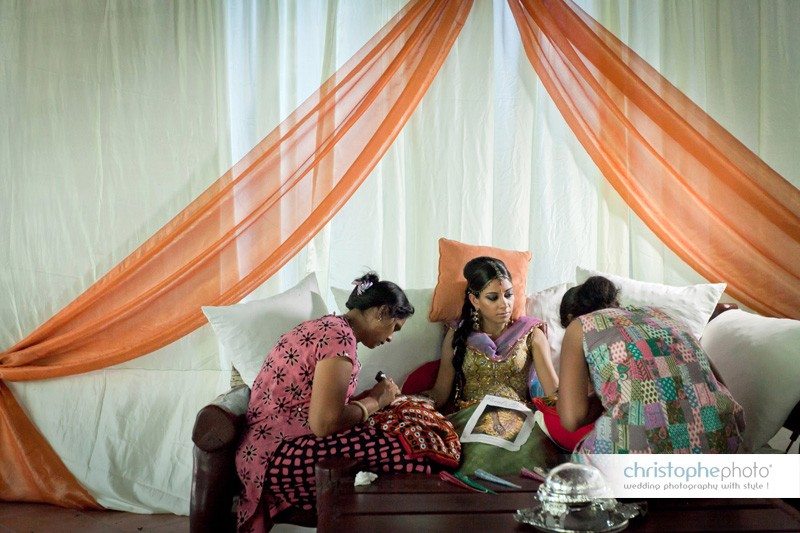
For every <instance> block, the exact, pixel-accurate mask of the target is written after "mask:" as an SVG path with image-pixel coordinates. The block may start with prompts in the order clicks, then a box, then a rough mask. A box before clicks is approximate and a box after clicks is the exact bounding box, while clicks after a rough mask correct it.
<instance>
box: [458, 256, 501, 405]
mask: <svg viewBox="0 0 800 533" xmlns="http://www.w3.org/2000/svg"><path fill="white" fill-rule="evenodd" d="M464 278H465V279H466V280H467V288H466V290H465V291H464V304H463V305H462V306H461V317H460V318H459V320H460V322H459V324H458V327H457V328H456V331H455V333H454V334H453V367H454V368H455V369H456V377H455V380H454V381H453V391H452V392H451V398H453V399H458V395H459V393H460V391H462V390H463V389H464V371H463V369H462V368H463V366H464V355H465V354H466V351H467V338H468V337H469V335H470V333H472V332H473V331H475V328H474V325H473V324H474V323H473V320H472V311H473V309H474V308H473V306H472V302H470V301H469V295H470V294H472V295H473V296H475V297H477V296H478V295H480V293H481V291H482V290H483V288H484V287H486V285H488V284H489V282H491V281H492V280H495V279H503V278H505V279H507V280H508V281H511V273H510V272H509V271H508V268H506V265H505V263H503V262H502V261H501V260H500V259H497V258H494V257H488V256H481V257H476V258H475V259H472V260H470V261H469V262H467V264H466V265H464Z"/></svg>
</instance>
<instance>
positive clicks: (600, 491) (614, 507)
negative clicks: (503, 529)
mask: <svg viewBox="0 0 800 533" xmlns="http://www.w3.org/2000/svg"><path fill="white" fill-rule="evenodd" d="M645 512H646V505H645V504H639V503H620V502H618V501H617V500H616V499H615V498H613V497H612V496H611V491H610V490H609V489H608V486H607V485H606V482H605V479H604V478H603V475H602V474H601V473H600V471H599V470H598V469H597V468H595V467H593V466H589V465H583V464H576V463H565V464H563V465H559V466H557V467H555V468H553V469H552V470H551V471H550V473H549V474H548V475H547V477H546V478H545V481H544V483H542V485H541V486H540V487H539V490H538V492H537V494H536V499H535V501H534V504H533V506H532V507H530V508H528V509H520V510H518V511H517V512H516V514H515V516H514V517H515V518H516V519H517V521H518V522H522V523H524V524H530V525H532V526H534V527H535V528H537V529H539V530H542V531H555V532H559V533H561V532H576V533H578V532H588V531H593V532H613V531H622V530H623V529H625V528H626V527H627V526H628V521H629V520H630V519H631V518H633V517H635V516H638V515H644V513H645Z"/></svg>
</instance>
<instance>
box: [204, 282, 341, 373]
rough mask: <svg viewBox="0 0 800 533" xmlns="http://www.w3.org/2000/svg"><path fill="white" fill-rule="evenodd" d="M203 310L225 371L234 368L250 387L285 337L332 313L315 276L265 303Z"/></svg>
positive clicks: (268, 299) (261, 301)
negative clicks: (288, 333)
mask: <svg viewBox="0 0 800 533" xmlns="http://www.w3.org/2000/svg"><path fill="white" fill-rule="evenodd" d="M202 309H203V313H205V315H206V318H207V319H208V322H209V323H210V324H211V327H212V328H213V329H214V333H215V334H216V336H217V342H218V343H219V354H220V359H221V361H220V363H221V367H222V368H226V367H227V366H228V365H231V364H232V365H233V366H234V367H235V368H236V370H238V371H239V373H240V374H241V375H242V380H244V382H245V383H247V385H248V386H249V387H252V386H253V382H254V381H255V379H256V376H258V372H259V370H261V365H262V364H263V363H264V359H265V358H266V357H267V354H269V351H270V350H271V349H272V347H273V346H274V345H275V343H276V342H278V339H279V338H280V336H281V335H283V334H284V333H286V332H287V331H289V330H290V329H292V328H293V327H294V326H296V325H297V324H299V323H300V322H304V321H306V320H311V319H313V318H318V317H321V316H323V315H326V314H327V313H328V308H327V306H326V305H325V301H324V300H323V299H322V296H320V295H319V286H318V285H317V278H316V276H315V275H314V274H313V273H312V274H309V275H308V276H306V277H305V278H303V279H302V280H301V281H300V283H298V284H297V285H295V286H294V287H292V288H291V289H288V290H287V291H285V292H282V293H280V294H276V295H275V296H270V297H269V298H264V299H263V300H253V301H251V302H247V303H241V304H236V305H227V306H220V307H212V306H204V307H203V308H202Z"/></svg>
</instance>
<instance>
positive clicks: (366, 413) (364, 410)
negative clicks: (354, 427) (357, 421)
mask: <svg viewBox="0 0 800 533" xmlns="http://www.w3.org/2000/svg"><path fill="white" fill-rule="evenodd" d="M350 404H351V405H355V406H356V407H358V408H359V409H361V414H362V417H361V421H362V422H366V421H367V420H368V419H369V409H367V406H366V405H364V404H363V403H362V402H360V401H358V400H353V401H351V402H350Z"/></svg>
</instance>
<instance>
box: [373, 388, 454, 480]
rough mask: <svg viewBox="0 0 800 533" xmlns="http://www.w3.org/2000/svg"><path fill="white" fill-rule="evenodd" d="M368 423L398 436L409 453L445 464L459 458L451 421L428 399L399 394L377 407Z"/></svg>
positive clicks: (449, 463) (450, 463)
mask: <svg viewBox="0 0 800 533" xmlns="http://www.w3.org/2000/svg"><path fill="white" fill-rule="evenodd" d="M369 425H370V426H372V427H375V428H379V429H381V430H382V431H383V432H384V433H386V434H388V435H393V436H395V437H397V438H398V440H400V443H401V444H402V445H403V449H404V450H405V451H406V454H408V456H409V457H413V458H427V459H429V460H431V461H434V462H436V463H438V464H440V465H442V466H445V467H447V468H457V467H458V464H459V462H460V461H461V442H460V441H459V440H458V433H456V430H455V428H454V427H453V424H451V423H450V421H449V420H447V418H445V416H444V415H443V414H441V413H440V412H439V411H437V410H436V409H434V408H433V406H431V405H430V404H429V403H427V402H422V401H415V400H412V399H409V398H399V399H397V400H395V401H394V403H392V405H391V406H390V407H389V408H388V409H383V410H382V411H378V412H377V413H375V415H373V416H372V418H370V420H369Z"/></svg>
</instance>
